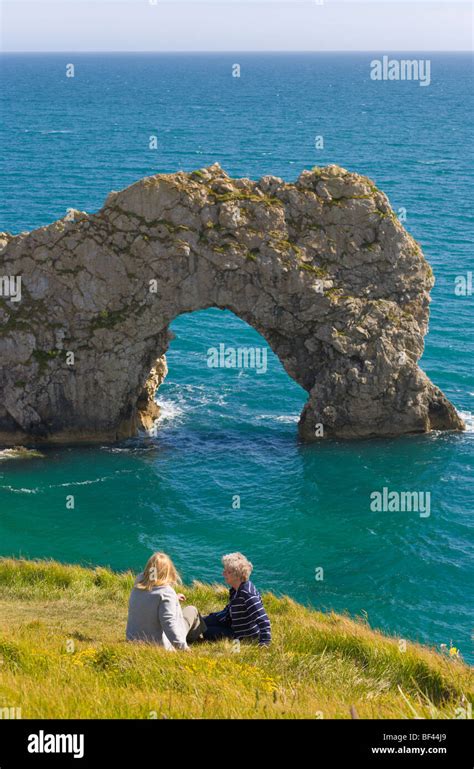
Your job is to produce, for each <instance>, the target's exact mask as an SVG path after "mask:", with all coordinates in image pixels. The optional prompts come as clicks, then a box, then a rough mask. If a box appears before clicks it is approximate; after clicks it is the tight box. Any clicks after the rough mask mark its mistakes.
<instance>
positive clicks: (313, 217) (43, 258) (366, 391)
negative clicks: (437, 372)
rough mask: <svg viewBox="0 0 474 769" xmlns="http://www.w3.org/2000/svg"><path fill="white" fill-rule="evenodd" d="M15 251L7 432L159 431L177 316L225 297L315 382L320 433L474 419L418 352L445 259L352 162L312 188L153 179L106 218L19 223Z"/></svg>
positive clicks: (34, 437) (312, 406)
mask: <svg viewBox="0 0 474 769" xmlns="http://www.w3.org/2000/svg"><path fill="white" fill-rule="evenodd" d="M0 258H1V262H2V266H1V268H0V270H1V272H0V276H1V275H3V276H4V278H3V279H2V283H1V285H2V294H3V296H2V297H0V354H1V361H2V363H1V370H0V442H1V443H3V444H4V445H5V444H6V445H14V444H32V443H41V442H72V443H74V442H79V441H115V440H119V439H121V438H125V437H128V436H131V435H134V434H135V433H136V431H137V429H138V428H139V427H140V426H141V425H142V426H145V427H150V426H151V424H152V422H153V419H154V418H155V417H156V415H157V414H158V413H159V412H158V411H157V407H156V404H154V402H153V395H154V392H155V389H156V387H157V386H158V385H159V384H160V382H161V381H162V379H163V378H164V376H165V374H166V368H165V366H166V364H165V362H164V358H163V355H164V353H165V352H166V350H167V347H168V344H169V340H170V338H171V334H170V332H169V330H168V328H169V324H170V323H171V321H172V320H173V319H174V318H176V317H177V316H178V315H180V314H181V313H184V312H193V311H194V310H201V309H204V308H208V307H218V308H221V309H228V310H231V311H232V312H234V313H235V314H236V315H237V316H238V317H240V318H243V320H245V321H247V323H249V324H250V325H251V326H253V327H254V328H255V329H256V330H257V331H259V332H260V333H261V334H262V335H263V336H264V337H265V339H266V340H267V342H268V344H269V345H270V347H271V348H272V349H273V350H274V352H275V353H276V354H277V355H278V357H279V359H280V360H281V362H282V364H283V365H284V367H285V369H286V371H287V372H288V374H289V375H290V376H291V377H292V378H293V379H295V380H296V381H297V382H299V384H300V385H301V386H302V387H303V388H305V390H307V391H308V393H309V399H308V402H307V404H306V406H305V408H304V410H303V413H302V415H301V419H300V424H299V431H300V436H301V437H302V438H303V439H304V440H306V441H311V440H317V439H319V438H321V437H332V436H335V437H340V438H360V437H369V436H389V435H399V434H403V433H412V432H420V433H421V432H427V431H428V430H431V429H437V430H461V429H463V427H464V425H463V422H462V420H461V419H460V417H459V416H458V414H457V412H456V410H455V408H454V407H453V406H452V405H451V403H450V402H449V401H448V400H447V399H446V398H445V396H444V395H443V393H442V392H441V391H440V390H439V389H438V388H437V387H435V386H434V385H433V384H432V383H431V382H430V380H429V379H428V378H427V376H426V375H425V374H424V373H423V372H422V371H421V370H420V369H419V368H418V365H417V361H418V359H419V357H420V355H421V353H422V351H423V338H424V335H425V333H426V331H427V324H428V305H429V291H430V289H431V288H432V286H433V282H434V281H433V275H432V271H431V268H430V266H429V265H428V263H427V262H426V261H425V259H424V257H423V255H422V253H421V250H420V247H419V246H418V244H417V243H416V242H415V241H414V240H413V238H412V237H411V236H410V235H409V234H408V233H407V232H406V231H405V230H404V228H403V227H402V225H401V224H400V222H399V221H398V219H397V218H396V216H395V215H394V213H393V211H392V209H391V207H390V205H389V202H388V200H387V197H386V196H385V195H384V194H383V193H382V192H380V191H379V190H378V189H377V188H376V187H375V186H374V184H373V183H372V182H371V181H370V180H369V179H367V178H366V177H363V176H359V175H358V174H354V173H349V172H348V171H345V170H344V169H342V168H339V167H338V166H329V167H327V168H315V169H313V170H312V171H303V173H302V174H301V175H300V177H299V179H298V181H297V182H296V183H295V184H288V183H285V182H283V181H282V180H281V179H278V178H275V177H271V176H267V177H263V178H262V179H260V181H258V182H253V181H249V180H248V179H231V178H230V177H229V176H228V175H227V174H226V173H225V172H224V171H223V170H222V169H221V168H220V167H219V166H218V165H214V166H211V167H210V168H207V169H202V170H200V171H194V172H193V173H190V174H187V173H176V174H172V175H158V176H152V177H149V178H145V179H142V180H141V181H139V182H137V183H136V184H133V185H131V186H130V187H128V188H127V189H125V190H122V191H121V192H112V193H111V194H110V195H109V196H108V198H107V200H106V202H105V204H104V206H103V208H102V209H101V210H100V211H99V212H98V213H97V214H94V215H88V214H85V213H81V212H78V211H70V212H69V213H68V215H67V216H66V218H65V219H62V220H60V221H57V222H54V223H53V224H51V225H49V226H47V227H42V228H40V229H38V230H35V231H33V232H30V233H23V234H21V235H17V236H12V235H9V234H5V233H3V234H1V236H0ZM18 276H20V277H21V301H17V300H18V296H16V297H13V296H12V295H11V294H10V296H9V295H7V294H8V285H9V281H8V280H7V279H6V278H8V277H11V278H13V277H16V278H18ZM11 285H12V281H10V286H11Z"/></svg>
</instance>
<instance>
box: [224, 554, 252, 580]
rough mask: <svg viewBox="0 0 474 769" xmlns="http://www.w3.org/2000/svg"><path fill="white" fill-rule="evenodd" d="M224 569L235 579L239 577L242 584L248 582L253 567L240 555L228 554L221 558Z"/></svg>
mask: <svg viewBox="0 0 474 769" xmlns="http://www.w3.org/2000/svg"><path fill="white" fill-rule="evenodd" d="M222 564H223V566H224V569H228V570H229V571H230V572H231V573H232V574H235V576H236V577H240V579H243V580H244V582H246V581H247V580H248V578H249V577H250V575H251V573H252V569H253V565H252V564H251V563H250V561H249V560H248V558H246V557H245V555H242V553H229V554H228V555H223V556H222Z"/></svg>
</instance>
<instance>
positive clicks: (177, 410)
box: [156, 398, 184, 423]
mask: <svg viewBox="0 0 474 769" xmlns="http://www.w3.org/2000/svg"><path fill="white" fill-rule="evenodd" d="M156 402H157V404H158V406H159V407H160V409H161V411H160V416H159V417H158V419H157V420H156V421H157V422H158V423H162V422H172V421H174V420H176V419H177V418H178V417H181V416H182V415H183V414H184V408H182V407H181V406H178V404H177V403H176V401H171V400H167V399H166V398H160V399H159V400H157V401H156Z"/></svg>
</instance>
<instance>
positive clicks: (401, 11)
mask: <svg viewBox="0 0 474 769" xmlns="http://www.w3.org/2000/svg"><path fill="white" fill-rule="evenodd" d="M321 3H322V4H321ZM472 14H473V12H472V5H471V3H470V2H469V0H442V2H433V1H432V0H416V1H415V2H414V1H413V0H364V1H363V2H361V1H360V0H214V2H203V0H93V1H92V2H91V1H90V0H56V1H53V2H51V0H48V1H45V0H4V1H3V2H2V5H1V38H0V39H1V49H2V50H3V51H5V52H9V51H10V52H11V51H43V52H46V51H67V52H76V51H331V50H333V51H379V52H385V51H443V50H444V51H459V50H464V51H466V50H472V34H473V27H472Z"/></svg>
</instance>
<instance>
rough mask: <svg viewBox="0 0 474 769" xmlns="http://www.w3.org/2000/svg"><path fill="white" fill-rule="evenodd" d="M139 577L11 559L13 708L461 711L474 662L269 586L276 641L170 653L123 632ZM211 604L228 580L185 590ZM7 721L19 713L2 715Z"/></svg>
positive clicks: (91, 713)
mask: <svg viewBox="0 0 474 769" xmlns="http://www.w3.org/2000/svg"><path fill="white" fill-rule="evenodd" d="M132 583H133V576H132V575H131V574H130V573H125V574H116V573H113V572H111V571H109V570H107V569H101V568H97V569H86V568H82V567H79V566H65V565H62V564H59V563H56V562H53V561H24V560H14V559H0V662H1V665H0V716H1V714H2V710H1V709H2V708H21V716H22V718H163V717H167V718H260V717H263V718H350V717H351V714H350V708H351V706H355V709H356V712H357V714H358V716H359V717H360V718H414V717H422V718H455V717H456V709H457V708H459V707H465V706H466V704H467V702H468V701H470V702H472V701H473V700H474V695H473V676H472V669H471V668H469V667H468V666H467V665H465V664H464V663H462V662H460V661H459V660H455V659H449V658H447V657H445V656H444V655H441V654H438V653H437V652H435V651H432V650H430V649H428V648H425V647H422V646H420V645H418V644H412V643H408V644H407V649H406V651H404V652H403V651H400V648H399V644H398V639H396V638H391V637H389V636H386V635H383V634H382V633H379V632H375V631H373V630H371V629H370V628H369V627H368V626H367V625H366V624H365V623H363V622H356V621H354V620H351V619H349V618H347V617H345V616H341V615H337V614H333V613H331V614H322V613H320V612H317V611H312V610H310V609H307V608H305V607H303V606H300V605H299V604H297V603H295V602H294V601H292V600H291V599H289V598H276V597H275V596H274V595H272V594H271V593H267V594H265V595H264V602H265V606H266V608H267V611H268V613H269V615H270V618H271V620H272V626H273V637H274V641H273V644H272V646H271V648H270V649H269V650H265V649H259V648H258V647H252V646H245V645H243V644H242V646H241V650H240V652H239V653H235V651H233V649H232V645H231V643H230V642H228V641H222V642H219V643H217V644H212V645H211V644H199V645H196V646H194V647H193V648H192V650H191V652H190V653H170V652H166V651H165V650H163V649H160V648H156V647H152V646H147V645H145V644H131V643H127V642H126V641H125V640H124V631H125V622H126V613H127V599H128V594H129V591H130V588H131V585H132ZM184 592H185V593H186V595H187V598H188V602H189V603H193V604H195V605H197V606H198V607H199V608H200V610H201V611H202V612H203V613H204V612H207V611H210V610H215V609H217V608H220V607H222V605H223V602H224V600H225V597H226V594H225V591H224V590H223V588H219V587H218V586H211V585H203V584H200V583H194V585H193V586H191V587H189V588H188V589H186V590H185V591H184ZM3 714H4V717H5V715H6V711H3Z"/></svg>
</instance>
